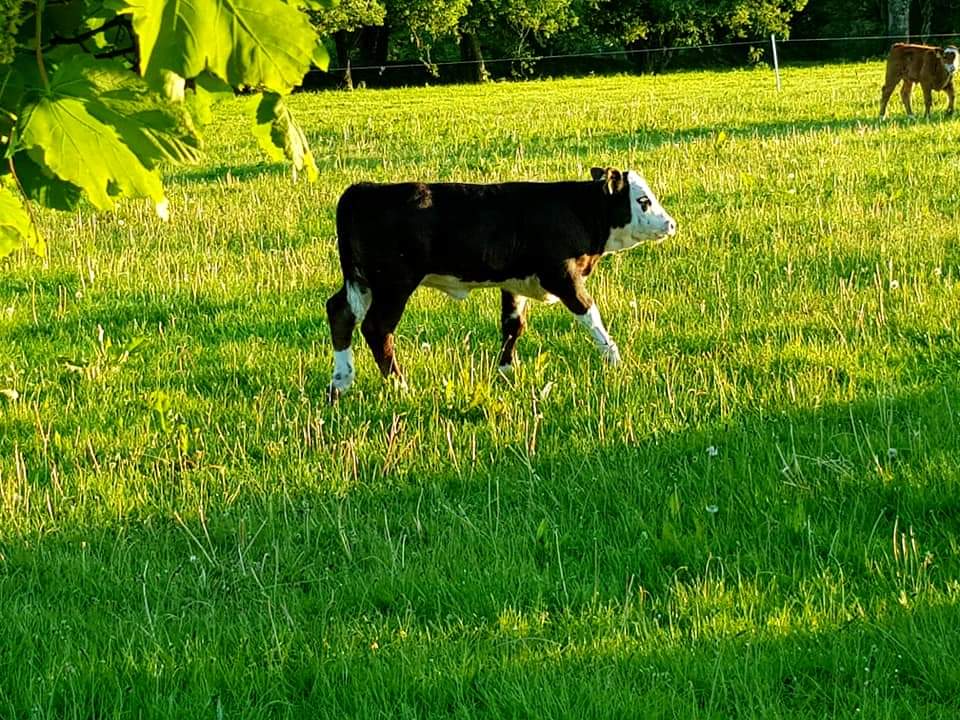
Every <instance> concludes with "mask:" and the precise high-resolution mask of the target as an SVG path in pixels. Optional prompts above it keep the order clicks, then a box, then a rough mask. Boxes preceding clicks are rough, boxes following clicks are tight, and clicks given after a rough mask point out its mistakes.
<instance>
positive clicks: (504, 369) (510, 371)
mask: <svg viewBox="0 0 960 720" xmlns="http://www.w3.org/2000/svg"><path fill="white" fill-rule="evenodd" d="M497 375H499V376H500V377H502V378H503V379H504V380H509V381H510V382H513V381H514V380H515V379H516V377H517V371H516V368H514V367H513V363H510V364H508V365H501V366H500V367H498V368H497Z"/></svg>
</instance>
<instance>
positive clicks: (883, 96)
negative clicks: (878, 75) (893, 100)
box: [880, 77, 900, 120]
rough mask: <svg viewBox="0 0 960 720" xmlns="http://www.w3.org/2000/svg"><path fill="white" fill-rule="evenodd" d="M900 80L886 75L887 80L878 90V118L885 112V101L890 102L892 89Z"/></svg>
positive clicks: (881, 117) (883, 115) (895, 87)
mask: <svg viewBox="0 0 960 720" xmlns="http://www.w3.org/2000/svg"><path fill="white" fill-rule="evenodd" d="M898 82H900V81H899V80H897V79H896V78H890V77H887V82H886V83H885V84H884V86H883V88H882V89H881V90H880V119H881V120H883V118H884V117H885V116H886V114H887V103H888V102H890V96H891V95H893V91H894V90H896V89H897V83H898Z"/></svg>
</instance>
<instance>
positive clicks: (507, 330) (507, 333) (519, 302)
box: [500, 290, 527, 373]
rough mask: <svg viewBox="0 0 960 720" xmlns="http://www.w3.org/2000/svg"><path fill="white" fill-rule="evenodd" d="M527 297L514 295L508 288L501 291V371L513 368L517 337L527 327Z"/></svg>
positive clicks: (505, 371) (508, 370) (506, 371)
mask: <svg viewBox="0 0 960 720" xmlns="http://www.w3.org/2000/svg"><path fill="white" fill-rule="evenodd" d="M526 308H527V299H526V298H525V297H523V296H521V295H514V294H513V293H512V292H508V291H507V290H501V291H500V329H501V333H502V345H501V349H500V371H501V372H504V373H509V372H510V371H511V370H512V369H513V353H514V348H515V347H516V345H517V339H518V338H519V337H520V336H521V335H522V334H523V331H524V330H525V329H526V327H527V319H526Z"/></svg>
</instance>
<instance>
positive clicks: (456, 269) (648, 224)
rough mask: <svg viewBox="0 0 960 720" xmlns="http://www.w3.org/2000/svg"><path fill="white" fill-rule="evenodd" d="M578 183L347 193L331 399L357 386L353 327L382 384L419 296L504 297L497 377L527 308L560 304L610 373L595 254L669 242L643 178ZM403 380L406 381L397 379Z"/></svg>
mask: <svg viewBox="0 0 960 720" xmlns="http://www.w3.org/2000/svg"><path fill="white" fill-rule="evenodd" d="M591 176H592V178H593V180H590V181H583V182H576V181H572V182H510V183H498V184H491V185H472V184H462V183H430V184H425V183H400V184H392V185H385V184H373V183H361V184H357V185H352V186H350V187H349V188H347V190H346V191H345V192H344V193H343V195H342V196H341V197H340V202H339V203H338V205H337V240H338V245H339V250H340V265H341V268H342V270H343V287H341V288H340V289H339V290H338V291H337V292H336V293H335V294H334V295H333V296H332V297H331V298H330V299H329V300H328V301H327V317H328V319H329V321H330V332H331V335H332V339H333V349H334V369H333V380H332V382H331V384H330V396H331V399H336V397H337V396H338V395H339V394H340V393H341V392H343V391H345V390H346V389H347V388H348V387H350V385H351V383H353V379H354V375H355V370H354V358H353V351H352V350H351V348H350V344H351V339H352V336H353V330H354V328H355V326H356V324H357V323H360V328H361V331H362V333H363V337H364V339H365V340H366V341H367V344H368V345H369V346H370V349H371V351H372V352H373V357H374V359H375V360H376V363H377V366H378V367H379V368H380V372H381V373H382V374H383V376H384V377H388V376H390V375H396V376H397V377H398V378H400V369H399V367H398V365H397V361H396V359H395V357H394V344H393V332H394V329H395V328H396V326H397V323H398V322H399V320H400V316H401V315H402V313H403V309H404V307H405V306H406V303H407V300H408V299H409V297H410V295H411V294H412V293H413V291H414V290H416V289H417V288H418V287H421V286H423V287H430V288H435V289H438V290H441V291H443V292H445V293H447V294H448V295H451V296H452V297H454V298H457V299H463V298H465V297H466V296H467V294H468V293H469V292H470V291H471V290H473V289H475V288H481V287H498V288H500V290H501V329H502V336H503V344H502V349H501V354H500V365H501V368H502V369H509V368H510V366H511V363H512V362H513V354H514V346H515V344H516V342H517V338H519V337H520V335H521V333H522V332H523V330H524V328H525V326H526V320H525V313H524V310H525V305H526V301H527V298H532V299H535V300H543V301H547V302H550V301H552V300H560V302H562V303H563V304H564V305H565V306H566V307H567V308H568V309H569V310H570V311H571V312H572V313H573V314H574V315H575V316H576V317H577V319H578V320H579V321H580V322H581V323H582V324H583V325H584V326H585V327H586V328H587V329H588V330H589V331H590V333H591V335H592V336H593V340H594V342H595V343H596V345H597V347H598V348H599V349H600V351H601V352H602V353H603V355H604V357H605V358H606V360H607V361H608V362H609V363H610V364H611V365H616V364H617V363H619V362H620V351H619V350H618V349H617V345H616V343H614V341H613V340H612V339H611V338H610V335H609V334H608V333H607V331H606V329H605V328H604V325H603V321H602V320H601V319H600V312H599V310H597V306H596V303H594V301H593V298H591V297H590V294H589V293H588V292H587V289H586V287H585V285H584V279H585V278H586V277H587V276H588V275H589V274H590V272H591V271H592V270H593V268H594V266H595V265H596V264H597V261H598V260H599V259H600V257H601V256H603V255H605V254H607V253H611V252H619V251H621V250H626V249H628V248H632V247H635V246H636V245H639V244H641V243H644V242H648V241H659V240H663V239H664V238H666V237H667V236H669V235H673V234H674V233H675V232H676V227H677V226H676V223H675V222H674V220H673V218H672V217H670V215H668V214H667V212H666V211H665V210H664V209H663V207H661V205H660V203H659V202H658V201H657V198H656V197H655V196H654V194H653V192H651V190H650V188H649V186H648V185H647V183H646V182H645V181H644V179H643V178H642V177H641V176H640V175H638V174H637V173H635V172H630V171H625V172H620V171H619V170H614V169H613V168H607V169H605V170H604V169H601V168H593V169H592V170H591ZM400 379H401V380H402V378H400Z"/></svg>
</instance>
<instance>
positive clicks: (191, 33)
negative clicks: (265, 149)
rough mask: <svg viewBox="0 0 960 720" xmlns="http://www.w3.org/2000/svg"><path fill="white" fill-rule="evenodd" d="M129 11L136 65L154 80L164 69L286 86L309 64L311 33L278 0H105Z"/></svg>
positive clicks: (303, 19)
mask: <svg viewBox="0 0 960 720" xmlns="http://www.w3.org/2000/svg"><path fill="white" fill-rule="evenodd" d="M107 2H108V5H109V6H110V7H112V8H114V9H116V10H117V11H118V12H121V13H129V14H130V15H131V16H132V18H133V28H134V31H135V32H136V33H137V38H138V40H139V44H140V57H141V70H142V72H143V74H144V76H145V77H146V78H147V79H148V80H149V81H150V82H151V84H154V85H157V86H159V84H160V83H161V82H162V71H163V70H170V71H172V72H174V73H176V74H177V75H180V76H182V77H185V78H194V77H196V76H197V75H199V74H200V73H202V72H203V71H204V70H207V71H209V72H211V73H213V74H214V75H217V76H218V77H221V78H223V79H224V80H226V81H227V82H228V83H230V85H232V86H233V87H243V86H249V87H255V88H265V89H267V90H273V91H275V92H281V93H282V92H288V91H289V90H290V89H291V88H293V87H294V86H295V85H298V84H299V83H300V81H301V80H302V79H303V76H304V74H306V72H307V70H309V69H310V63H311V61H312V60H313V59H314V56H315V50H316V47H317V44H318V43H317V35H316V31H315V30H314V28H313V26H312V25H311V24H310V21H309V20H308V19H307V17H306V16H305V15H304V14H303V13H302V12H300V11H299V10H298V9H297V8H296V7H295V6H293V5H288V4H287V3H285V2H283V0H107Z"/></svg>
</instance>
